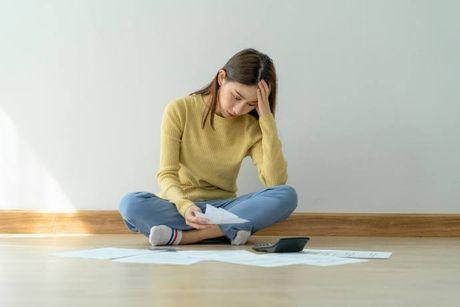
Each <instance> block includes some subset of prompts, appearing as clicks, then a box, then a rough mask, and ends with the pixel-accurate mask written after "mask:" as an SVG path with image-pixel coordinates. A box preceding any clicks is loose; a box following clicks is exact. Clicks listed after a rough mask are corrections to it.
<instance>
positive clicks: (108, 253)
mask: <svg viewBox="0 0 460 307" xmlns="http://www.w3.org/2000/svg"><path fill="white" fill-rule="evenodd" d="M158 252H163V251H162V250H158V251H153V250H148V249H132V248H115V247H102V248H94V249H83V250H75V251H67V252H56V253H50V255H53V256H60V257H77V258H90V259H116V258H122V257H129V256H134V255H140V254H147V253H158Z"/></svg>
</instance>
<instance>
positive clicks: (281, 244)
mask: <svg viewBox="0 0 460 307" xmlns="http://www.w3.org/2000/svg"><path fill="white" fill-rule="evenodd" d="M309 240H310V238H309V237H288V238H281V239H279V240H278V242H275V243H257V244H254V246H253V247H252V249H254V250H256V251H258V252H267V253H294V252H300V251H301V250H303V248H304V247H305V245H306V244H307V243H308V241H309Z"/></svg>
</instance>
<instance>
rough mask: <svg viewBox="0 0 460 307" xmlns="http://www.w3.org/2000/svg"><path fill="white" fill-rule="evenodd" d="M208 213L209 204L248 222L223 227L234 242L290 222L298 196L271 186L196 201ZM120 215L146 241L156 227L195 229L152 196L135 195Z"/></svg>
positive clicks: (127, 197) (169, 205)
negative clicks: (244, 232) (244, 235)
mask: <svg viewBox="0 0 460 307" xmlns="http://www.w3.org/2000/svg"><path fill="white" fill-rule="evenodd" d="M192 201H193V202H194V203H195V204H196V205H197V206H198V207H200V208H201V211H202V212H204V213H205V211H206V204H210V205H212V206H214V207H216V208H223V209H225V210H228V211H230V212H232V213H233V214H236V215H237V216H239V217H241V218H243V219H246V220H248V221H249V222H245V223H238V224H219V227H220V229H221V230H222V232H223V233H224V235H225V237H226V238H228V240H233V239H234V238H235V236H236V233H237V231H238V230H241V229H243V230H249V231H250V232H251V234H253V233H255V232H256V231H258V230H261V229H263V228H266V227H268V226H270V225H272V224H274V223H277V222H280V221H282V220H285V219H286V218H288V216H289V215H290V214H291V213H292V212H293V211H294V209H295V208H296V207H297V192H296V191H295V189H294V188H293V187H292V186H290V185H287V184H283V185H276V186H271V187H268V188H263V189H260V190H258V191H256V192H252V193H248V194H244V195H241V196H239V197H235V198H227V199H198V200H192ZM119 211H120V215H121V217H122V218H123V221H124V223H125V225H126V227H127V228H128V229H129V230H131V231H133V232H140V233H142V234H143V235H145V236H146V237H148V236H149V234H150V228H151V227H152V226H155V225H167V226H169V227H171V228H175V229H180V230H192V229H195V228H193V227H192V226H189V225H187V224H186V223H185V219H184V218H183V217H182V215H180V213H179V212H178V211H177V209H176V206H175V205H174V204H173V203H171V202H170V201H168V200H166V199H163V198H160V197H158V196H156V195H155V194H152V193H150V192H131V193H128V194H126V195H125V196H124V197H123V198H122V199H121V202H120V204H119Z"/></svg>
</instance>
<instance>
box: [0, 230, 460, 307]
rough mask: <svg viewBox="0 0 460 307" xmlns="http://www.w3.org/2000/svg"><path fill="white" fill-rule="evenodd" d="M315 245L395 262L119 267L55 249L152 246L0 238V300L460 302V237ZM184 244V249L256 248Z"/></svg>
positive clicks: (135, 239)
mask: <svg viewBox="0 0 460 307" xmlns="http://www.w3.org/2000/svg"><path fill="white" fill-rule="evenodd" d="M310 238H311V240H310V242H309V244H308V246H309V247H311V248H322V249H355V250H378V251H391V252H393V255H392V257H391V258H390V259H388V260H370V261H369V262H366V263H356V264H347V265H341V266H332V267H316V266H307V265H292V266H286V267H277V268H262V267H254V266H245V265H237V264H228V263H222V262H208V263H197V264H193V265H189V266H179V265H177V266H176V265H155V264H134V263H117V262H112V261H110V260H93V259H81V258H64V257H57V256H51V255H49V253H51V252H56V251H67V250H76V249H86V248H98V247H108V246H113V247H126V248H147V247H148V246H149V245H148V241H147V238H145V237H144V236H142V235H140V234H129V235H120V234H115V235H101V234H98V235H78V234H72V235H64V234H63V235H40V234H24V235H21V234H0V306H2V307H3V306H4V307H13V306H49V307H51V306H64V307H70V306H107V307H108V306H110V307H112V306H187V307H195V306H197V307H198V306H200V307H202V306H237V307H241V306H373V307H375V306H436V307H439V306H459V305H458V304H460V303H459V302H460V238H436V237H425V238H418V237H404V238H403V237H401V238H399V237H310ZM275 239H276V237H264V236H253V237H251V239H250V241H249V242H248V245H245V246H231V245H227V244H194V245H183V246H181V248H184V249H210V248H217V249H239V248H246V249H250V247H251V245H252V244H254V243H256V242H261V241H273V240H275Z"/></svg>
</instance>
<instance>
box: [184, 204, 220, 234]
mask: <svg viewBox="0 0 460 307" xmlns="http://www.w3.org/2000/svg"><path fill="white" fill-rule="evenodd" d="M196 211H198V212H201V213H202V211H201V209H200V207H198V206H197V205H191V206H190V207H188V208H187V210H186V211H185V223H186V224H187V225H189V226H192V227H194V228H196V229H206V228H209V227H211V226H212V225H213V224H208V223H209V222H210V221H209V219H207V218H204V217H198V216H195V212H196Z"/></svg>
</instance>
